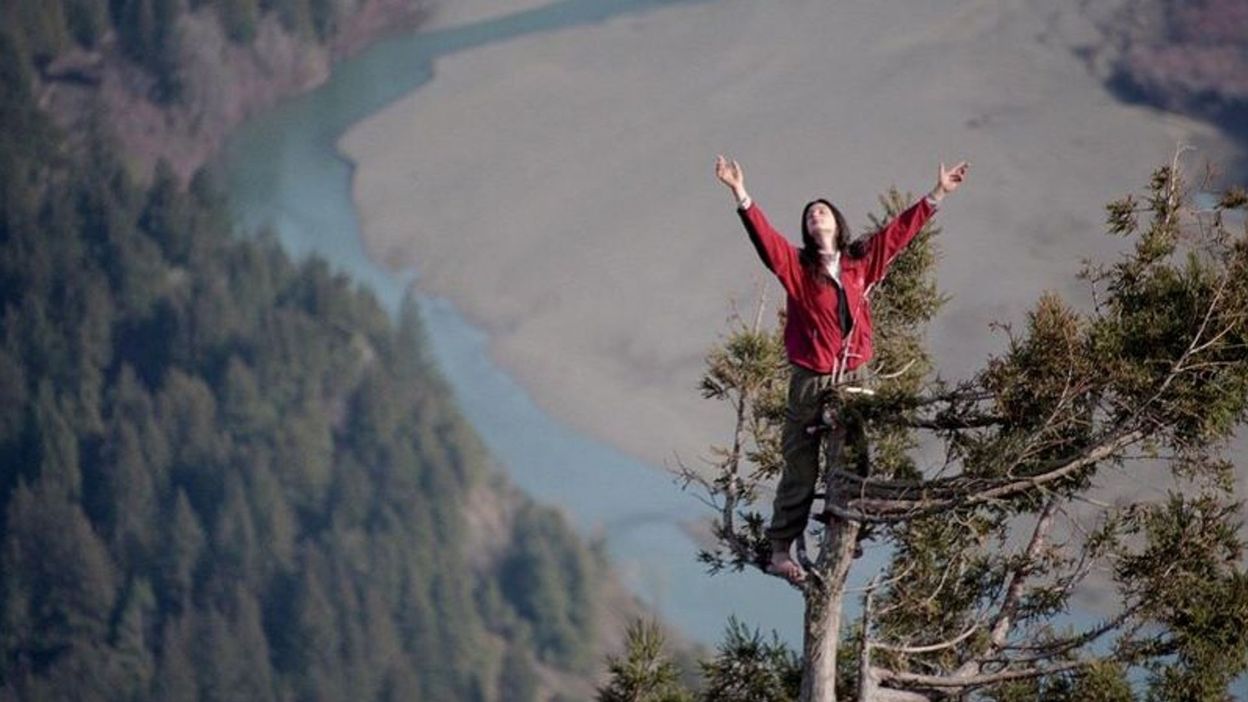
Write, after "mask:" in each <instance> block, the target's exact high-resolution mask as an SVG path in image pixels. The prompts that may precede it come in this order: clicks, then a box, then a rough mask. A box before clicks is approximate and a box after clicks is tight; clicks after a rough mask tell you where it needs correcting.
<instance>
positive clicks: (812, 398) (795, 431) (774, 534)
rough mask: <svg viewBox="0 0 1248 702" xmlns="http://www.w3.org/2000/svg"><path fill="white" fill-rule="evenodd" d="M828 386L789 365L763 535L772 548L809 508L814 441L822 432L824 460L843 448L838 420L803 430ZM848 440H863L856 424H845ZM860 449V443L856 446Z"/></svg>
mask: <svg viewBox="0 0 1248 702" xmlns="http://www.w3.org/2000/svg"><path fill="white" fill-rule="evenodd" d="M857 377H858V373H857V372H856V371H849V372H847V373H846V374H845V377H844V379H843V382H844V381H850V382H852V381H854V380H856V379H857ZM832 384H833V376H831V375H827V374H822V373H816V372H815V371H812V370H809V369H806V368H803V367H801V366H799V365H796V364H790V365H789V399H788V409H787V410H786V412H785V419H784V430H783V433H782V435H781V442H782V449H783V451H784V471H783V472H782V473H781V474H780V484H779V485H777V486H776V498H775V501H774V502H773V503H772V513H771V525H770V526H768V527H767V538H768V539H770V540H771V544H772V549H773V550H775V551H787V550H788V547H789V544H790V543H792V542H793V539H795V538H797V535H798V534H800V533H802V531H804V530H805V529H806V521H807V520H808V519H809V518H810V506H811V504H812V503H813V502H814V499H815V482H816V480H817V479H818V477H819V442H820V440H821V439H822V438H823V436H824V435H825V434H826V435H827V439H828V442H829V443H828V456H829V460H832V461H838V462H839V461H840V460H841V457H842V453H843V450H844V446H845V440H846V428H845V426H844V425H840V424H838V426H837V428H836V429H834V430H832V431H831V432H814V433H811V432H809V431H807V429H808V428H809V427H810V426H811V425H813V424H814V423H815V422H816V421H817V420H818V418H819V411H820V409H821V400H822V398H823V391H824V390H827V389H828V388H830V387H831V386H832ZM850 432H851V433H852V434H853V436H851V437H850V441H853V442H855V443H856V444H857V443H858V442H865V437H864V436H863V435H862V431H861V428H860V427H854V428H851V430H850ZM862 448H863V449H864V450H865V447H862Z"/></svg>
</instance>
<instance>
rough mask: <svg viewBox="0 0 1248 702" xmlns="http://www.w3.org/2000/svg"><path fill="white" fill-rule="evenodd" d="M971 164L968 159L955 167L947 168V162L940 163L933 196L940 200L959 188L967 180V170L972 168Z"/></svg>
mask: <svg viewBox="0 0 1248 702" xmlns="http://www.w3.org/2000/svg"><path fill="white" fill-rule="evenodd" d="M970 165H971V164H969V163H967V162H966V161H962V162H961V163H959V164H958V165H956V166H954V167H953V168H950V169H946V168H945V164H943V163H942V164H940V172H939V175H938V176H937V178H936V187H935V188H934V189H933V190H932V197H933V198H935V199H936V200H940V199H941V198H943V197H944V196H946V195H948V194H949V193H951V192H953V191H954V190H957V189H958V186H959V185H961V184H962V181H964V180H966V170H967V169H968V168H970Z"/></svg>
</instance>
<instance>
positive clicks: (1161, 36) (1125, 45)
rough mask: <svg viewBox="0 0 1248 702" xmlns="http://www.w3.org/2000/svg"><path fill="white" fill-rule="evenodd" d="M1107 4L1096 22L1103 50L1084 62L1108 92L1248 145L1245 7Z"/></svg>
mask: <svg viewBox="0 0 1248 702" xmlns="http://www.w3.org/2000/svg"><path fill="white" fill-rule="evenodd" d="M1099 4H1101V5H1105V4H1106V2H1103V1H1102V2H1100V3H1099ZM1110 4H1112V5H1114V8H1113V10H1112V11H1110V12H1107V13H1106V14H1105V15H1104V17H1103V19H1102V21H1101V22H1100V26H1101V29H1102V31H1103V33H1104V35H1105V38H1106V43H1105V45H1104V46H1102V47H1097V48H1095V49H1094V50H1090V54H1091V55H1092V56H1093V57H1094V58H1095V59H1096V61H1097V63H1099V65H1100V69H1101V71H1102V73H1103V74H1104V76H1105V77H1106V78H1107V80H1108V81H1109V82H1110V85H1111V86H1112V87H1114V88H1115V89H1116V90H1118V91H1119V93H1120V94H1122V95H1124V96H1125V97H1128V98H1130V99H1134V100H1138V101H1143V102H1147V103H1149V104H1153V105H1156V106H1158V107H1161V108H1163V109H1166V110H1171V111H1174V112H1181V113H1186V114H1191V115H1195V116H1198V117H1202V118H1205V119H1210V120H1213V121H1215V122H1217V123H1218V124H1219V125H1220V126H1222V127H1225V128H1226V129H1228V130H1229V131H1231V132H1232V133H1233V134H1235V135H1236V136H1237V137H1239V138H1241V139H1248V0H1115V2H1113V3H1110Z"/></svg>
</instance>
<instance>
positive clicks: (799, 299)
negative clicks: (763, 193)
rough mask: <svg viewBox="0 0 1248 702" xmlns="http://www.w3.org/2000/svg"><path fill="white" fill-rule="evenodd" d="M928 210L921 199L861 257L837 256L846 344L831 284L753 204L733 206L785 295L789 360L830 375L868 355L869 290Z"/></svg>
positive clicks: (872, 241)
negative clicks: (846, 321) (847, 325)
mask: <svg viewBox="0 0 1248 702" xmlns="http://www.w3.org/2000/svg"><path fill="white" fill-rule="evenodd" d="M934 211H935V209H934V208H933V206H932V205H931V204H930V203H929V202H928V200H927V198H923V199H921V200H919V201H918V202H916V203H915V204H913V205H911V206H910V207H909V209H907V210H906V211H905V212H902V213H901V214H900V215H898V216H897V218H896V219H894V220H893V221H891V222H889V223H888V225H887V226H885V227H884V229H883V230H881V231H879V232H877V233H875V234H874V235H873V236H871V238H870V239H869V241H868V243H867V250H866V255H865V256H863V257H862V258H850V257H849V256H848V255H843V256H841V262H840V266H841V270H840V276H841V285H843V286H844V289H845V297H846V299H847V302H848V303H849V305H848V307H849V311H850V315H849V316H850V324H851V326H850V330H849V338H848V343H846V340H845V339H843V338H842V333H841V323H840V321H841V320H840V314H839V313H838V311H837V308H838V303H837V291H836V282H835V281H832V280H831V279H830V278H828V277H827V276H826V275H824V274H822V273H819V274H814V275H812V273H811V272H810V271H808V270H807V269H806V268H805V267H804V266H802V264H801V262H800V261H799V260H798V249H797V247H796V246H794V245H793V244H790V243H789V241H788V239H785V238H784V237H783V236H782V235H781V234H780V233H779V232H777V231H776V230H775V228H774V227H772V226H771V223H770V222H768V221H767V216H766V215H764V214H763V210H762V208H760V207H759V206H758V205H757V204H754V203H752V202H751V203H750V204H749V207H747V208H746V209H743V210H742V209H738V213H739V214H740V215H741V221H742V222H744V223H745V229H746V231H747V232H749V235H750V240H751V241H752V242H753V243H754V247H755V248H756V249H757V250H758V255H759V257H760V258H762V259H763V263H764V264H766V266H767V267H768V268H769V269H771V271H772V272H773V273H775V274H776V277H777V278H779V279H780V284H781V285H783V286H784V291H785V292H786V293H787V294H788V307H787V319H788V321H787V322H786V323H785V326H784V347H785V350H786V351H787V352H788V355H789V360H790V361H792V362H793V363H796V364H797V365H799V366H802V367H804V368H808V369H810V370H812V371H815V372H816V373H828V374H832V373H835V372H836V371H837V369H838V368H845V369H846V370H853V369H855V368H857V367H859V366H861V365H862V364H864V363H866V362H867V361H868V360H869V359H870V358H871V303H870V299H869V298H870V294H871V289H872V288H873V287H874V286H875V284H876V283H878V282H880V280H882V279H883V278H884V273H885V272H886V271H887V270H888V266H889V264H891V263H892V262H893V259H894V258H896V257H897V254H898V253H900V252H901V250H902V249H904V248H905V247H906V244H908V243H910V240H911V239H913V238H914V235H915V234H917V233H918V232H919V230H920V229H922V228H923V224H924V223H925V222H927V220H928V219H930V218H931V216H932V213H933V212H934ZM820 278H821V279H822V280H820Z"/></svg>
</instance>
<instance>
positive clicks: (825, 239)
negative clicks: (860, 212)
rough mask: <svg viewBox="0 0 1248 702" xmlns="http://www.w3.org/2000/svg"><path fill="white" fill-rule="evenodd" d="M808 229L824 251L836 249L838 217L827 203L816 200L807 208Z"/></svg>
mask: <svg viewBox="0 0 1248 702" xmlns="http://www.w3.org/2000/svg"><path fill="white" fill-rule="evenodd" d="M806 231H808V232H810V233H811V234H813V235H814V237H815V239H816V240H817V241H818V242H819V245H820V248H821V249H823V250H824V251H827V252H829V253H830V252H832V251H835V250H836V217H834V216H833V215H832V208H831V207H828V206H827V204H825V203H822V202H816V203H815V204H813V205H811V206H810V207H807V208H806Z"/></svg>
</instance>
